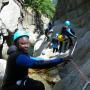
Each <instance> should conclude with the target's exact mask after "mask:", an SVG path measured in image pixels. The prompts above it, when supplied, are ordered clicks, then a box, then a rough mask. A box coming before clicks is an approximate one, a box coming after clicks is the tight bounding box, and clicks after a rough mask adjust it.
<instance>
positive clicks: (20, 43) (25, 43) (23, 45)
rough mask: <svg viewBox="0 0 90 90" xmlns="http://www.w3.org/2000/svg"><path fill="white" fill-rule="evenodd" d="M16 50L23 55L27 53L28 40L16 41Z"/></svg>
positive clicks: (26, 38) (22, 38)
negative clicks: (20, 51)
mask: <svg viewBox="0 0 90 90" xmlns="http://www.w3.org/2000/svg"><path fill="white" fill-rule="evenodd" d="M18 48H19V49H20V50H22V51H23V52H25V53H28V49H29V39H28V37H21V38H19V39H18Z"/></svg>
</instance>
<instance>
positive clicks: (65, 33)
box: [61, 20, 76, 48]
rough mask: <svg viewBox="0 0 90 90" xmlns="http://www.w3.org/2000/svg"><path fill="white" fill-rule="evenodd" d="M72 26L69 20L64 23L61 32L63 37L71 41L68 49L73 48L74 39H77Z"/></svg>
mask: <svg viewBox="0 0 90 90" xmlns="http://www.w3.org/2000/svg"><path fill="white" fill-rule="evenodd" d="M70 26H71V22H70V21H69V20H67V21H65V22H64V26H63V27H62V30H61V35H63V36H67V37H68V40H69V47H68V48H70V47H71V46H73V41H72V37H74V38H76V35H75V32H74V31H73V30H72V28H71V27H70ZM65 48H66V45H65Z"/></svg>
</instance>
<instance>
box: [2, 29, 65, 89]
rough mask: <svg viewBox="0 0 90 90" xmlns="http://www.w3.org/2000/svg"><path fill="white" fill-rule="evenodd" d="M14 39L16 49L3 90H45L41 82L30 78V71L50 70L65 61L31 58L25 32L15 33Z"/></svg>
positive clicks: (7, 68)
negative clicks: (32, 69) (33, 69)
mask: <svg viewBox="0 0 90 90" xmlns="http://www.w3.org/2000/svg"><path fill="white" fill-rule="evenodd" d="M13 39H14V45H15V47H16V49H14V52H12V53H10V52H9V53H10V54H9V57H8V60H7V66H6V71H5V76H4V79H3V85H2V90H45V87H44V84H43V83H42V82H41V81H37V80H33V79H31V78H29V77H28V69H29V68H35V69H46V68H50V67H53V66H55V65H57V64H59V63H62V62H64V61H65V59H62V58H51V59H49V60H45V59H42V58H36V57H32V56H30V55H29V54H28V50H29V36H28V34H27V32H25V31H23V30H18V31H17V32H15V33H14V36H13ZM9 51H10V50H9ZM11 51H12V50H11Z"/></svg>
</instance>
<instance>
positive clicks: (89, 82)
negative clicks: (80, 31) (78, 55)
mask: <svg viewBox="0 0 90 90" xmlns="http://www.w3.org/2000/svg"><path fill="white" fill-rule="evenodd" d="M76 45H77V41H76V43H75V45H74V48H73V50H72V52H71V56H72V55H73V53H74V50H75V48H76ZM70 61H71V63H72V64H73V65H74V66H75V68H76V70H77V71H78V72H79V73H80V75H81V77H82V79H83V80H85V81H86V83H85V84H84V87H83V88H82V90H86V87H87V85H88V84H90V80H89V79H88V77H87V76H86V75H85V74H84V73H83V72H82V71H81V70H80V67H79V66H78V65H77V64H76V63H75V62H74V61H73V60H72V59H70Z"/></svg>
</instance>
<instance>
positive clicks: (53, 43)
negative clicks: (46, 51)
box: [51, 34, 58, 53]
mask: <svg viewBox="0 0 90 90" xmlns="http://www.w3.org/2000/svg"><path fill="white" fill-rule="evenodd" d="M51 44H52V48H53V53H54V52H57V51H58V38H57V34H56V36H55V37H53V38H52V40H51Z"/></svg>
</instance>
